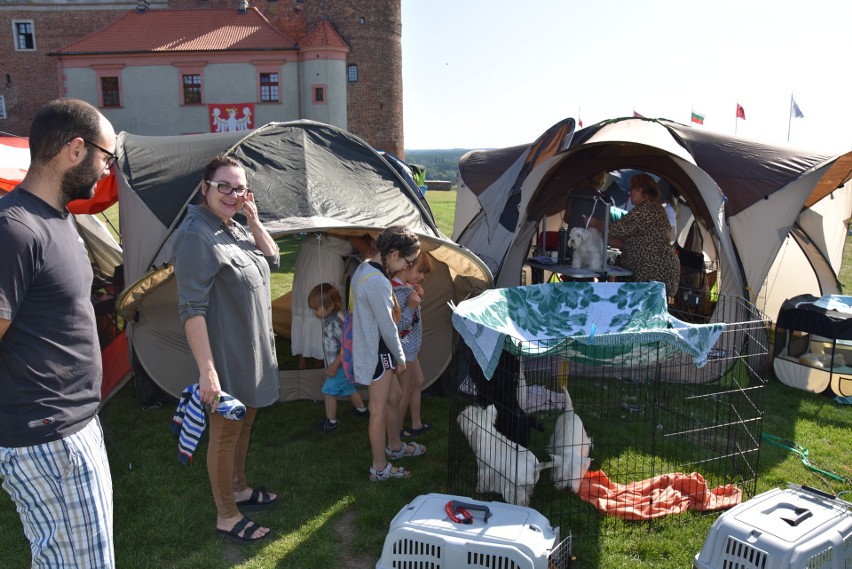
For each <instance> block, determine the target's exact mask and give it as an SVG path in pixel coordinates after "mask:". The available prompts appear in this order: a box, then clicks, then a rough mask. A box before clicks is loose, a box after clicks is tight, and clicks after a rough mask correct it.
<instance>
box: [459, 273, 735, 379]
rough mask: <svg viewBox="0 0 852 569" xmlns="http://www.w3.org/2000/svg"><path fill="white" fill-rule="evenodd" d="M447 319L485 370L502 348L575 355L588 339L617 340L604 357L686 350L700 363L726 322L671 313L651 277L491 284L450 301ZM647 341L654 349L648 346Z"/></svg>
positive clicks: (622, 359) (617, 359)
mask: <svg viewBox="0 0 852 569" xmlns="http://www.w3.org/2000/svg"><path fill="white" fill-rule="evenodd" d="M452 319H453V326H454V327H455V329H456V330H457V331H458V332H459V334H461V336H462V338H464V341H465V343H467V345H468V346H469V347H470V349H471V350H472V351H473V354H474V356H475V357H476V360H477V362H478V363H479V365H480V366H481V367H482V370H483V372H484V373H485V376H486V377H488V378H490V377H491V376H492V375H493V373H494V369H495V367H496V366H497V362H498V360H499V359H500V352H501V351H502V350H503V349H507V350H509V351H511V352H513V353H515V354H516V355H523V356H543V355H556V354H559V355H563V354H567V355H568V356H569V357H575V358H576V357H583V354H588V353H590V350H589V346H590V345H596V346H621V347H623V348H624V349H622V350H617V349H616V350H612V351H610V350H607V353H609V354H611V357H612V359H611V360H610V361H608V362H607V363H609V364H614V365H618V364H619V363H624V364H627V363H636V361H637V360H636V358H645V359H648V358H650V357H653V358H658V359H659V358H665V357H670V356H672V355H674V354H675V353H678V352H685V353H687V354H689V355H690V356H692V358H693V363H694V364H695V365H696V366H698V367H701V366H703V365H704V364H705V363H706V360H707V355H708V353H709V352H710V350H711V349H712V348H713V345H714V344H715V343H716V340H718V338H719V336H720V335H721V333H722V331H723V330H724V324H723V323H714V324H689V323H686V322H683V321H682V320H679V319H677V318H675V317H674V316H672V315H670V314H669V312H668V309H667V304H666V291H665V287H664V286H663V284H662V283H657V282H641V283H609V282H607V283H590V282H564V283H561V282H560V283H547V284H540V285H532V286H519V287H513V288H504V289H492V290H488V291H485V292H484V293H482V294H480V295H479V296H477V297H475V298H472V299H469V300H465V301H464V302H461V303H460V304H459V305H458V306H454V307H453V316H452ZM507 340H508V341H507ZM653 343H657V344H658V347H659V349H647V345H648V344H653ZM643 346H644V347H645V349H642V348H643ZM592 351H596V350H592ZM642 363H650V362H648V361H644V362H642Z"/></svg>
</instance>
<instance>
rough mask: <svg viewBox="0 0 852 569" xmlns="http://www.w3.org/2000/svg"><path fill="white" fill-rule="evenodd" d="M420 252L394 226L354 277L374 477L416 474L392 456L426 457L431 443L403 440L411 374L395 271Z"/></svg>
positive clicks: (356, 340)
mask: <svg viewBox="0 0 852 569" xmlns="http://www.w3.org/2000/svg"><path fill="white" fill-rule="evenodd" d="M418 255H420V240H419V239H418V238H417V236H416V235H415V234H414V233H412V232H411V231H410V230H409V229H407V228H405V227H402V226H398V225H397V226H392V227H388V228H387V229H385V230H384V231H382V232H381V233H380V234H379V236H378V237H377V238H376V241H375V251H374V254H373V255H372V257H370V258H368V259H367V260H366V261H364V262H363V263H361V265H360V266H359V267H358V269H357V270H356V271H355V274H353V275H352V281H351V285H350V289H351V290H350V293H349V294H350V296H351V297H352V299H354V302H353V303H352V307H353V308H352V356H353V357H352V359H353V362H354V365H353V368H354V375H355V381H356V382H357V383H359V384H361V385H365V386H367V394H368V395H369V399H370V402H369V409H370V425H369V438H370V450H371V453H372V460H373V464H372V466H370V480H371V481H373V482H383V481H385V480H390V479H392V478H408V477H409V476H410V472H408V471H407V470H405V469H404V468H402V467H396V466H394V465H393V464H391V462H390V461H391V460H399V459H401V458H406V457H412V456H420V455H422V454H424V453H425V452H426V447H424V446H423V445H421V444H417V443H416V442H414V441H411V442H408V443H405V442H403V441H402V439H401V438H400V430H401V426H402V425H401V424H400V416H399V404H400V397H401V396H402V390H401V389H400V386H399V380H398V378H397V375H398V374H402V373H405V369H406V361H405V353H404V352H403V349H402V341H401V340H400V337H399V332H398V331H397V327H396V323H397V321H399V316H400V311H399V305H398V304H397V303H396V297H395V296H394V294H393V292H392V291H391V281H390V277H391V275H394V274H396V273H398V272H399V271H402V270H404V269H407V268H409V267H411V266H412V265H413V264H414V263H415V262H416V261H417V256H418Z"/></svg>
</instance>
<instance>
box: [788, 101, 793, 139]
mask: <svg viewBox="0 0 852 569" xmlns="http://www.w3.org/2000/svg"><path fill="white" fill-rule="evenodd" d="M792 122H793V92H792V91H790V107H789V108H788V109H787V142H790V124H791V123H792Z"/></svg>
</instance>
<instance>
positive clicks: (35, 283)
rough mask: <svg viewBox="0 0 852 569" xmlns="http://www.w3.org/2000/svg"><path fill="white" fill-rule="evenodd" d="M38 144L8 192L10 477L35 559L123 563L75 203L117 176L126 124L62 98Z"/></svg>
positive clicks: (3, 471) (5, 452) (1, 453)
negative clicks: (119, 135)
mask: <svg viewBox="0 0 852 569" xmlns="http://www.w3.org/2000/svg"><path fill="white" fill-rule="evenodd" d="M29 144H30V160H31V161H30V169H29V172H28V173H27V175H26V177H25V178H24V179H23V181H22V182H21V185H20V186H18V187H17V188H15V189H14V190H13V191H12V192H10V193H9V194H8V195H6V196H4V197H3V198H2V199H0V243H2V247H0V267H3V268H2V270H0V393H2V397H0V477H2V479H3V488H4V489H5V490H6V492H8V493H9V495H10V496H11V497H12V500H13V501H14V502H15V505H16V506H17V510H18V513H19V515H20V517H21V523H22V524H23V527H24V533H25V534H26V536H27V539H29V541H30V550H31V552H32V566H33V567H99V568H103V567H114V566H115V553H114V549H113V539H112V536H113V531H112V527H113V522H112V513H113V507H112V479H111V477H110V471H109V464H108V462H107V456H106V449H105V448H104V441H103V432H102V431H101V425H100V421H99V419H98V416H97V411H98V406H99V404H100V387H101V354H100V349H99V345H98V336H97V330H96V327H95V315H94V308H93V306H92V302H91V290H92V288H91V287H92V276H93V275H92V267H91V264H90V263H89V258H88V254H87V252H86V249H85V247H84V245H83V241H82V240H81V239H80V236H79V234H78V233H77V231H76V229H75V222H74V218H73V216H72V215H71V214H70V213H69V212H68V209H67V208H66V205H67V204H68V202H69V201H71V200H74V199H81V198H89V197H91V196H92V194H93V192H94V187H95V184H97V182H98V180H99V179H101V178H102V177H104V176H106V175H107V174H108V172H109V169H110V168H111V167H112V164H113V163H114V162H115V154H114V152H115V131H114V130H113V127H112V125H111V124H110V123H109V121H107V119H106V118H105V117H104V116H103V115H102V114H101V113H100V112H98V110H97V109H95V108H94V107H93V106H91V105H90V104H88V103H86V102H83V101H79V100H75V99H59V100H56V101H52V102H51V103H48V104H47V105H46V106H45V107H44V108H43V109H42V110H40V111H39V112H38V114H37V115H36V117H35V119H34V120H33V123H32V125H31V127H30V139H29Z"/></svg>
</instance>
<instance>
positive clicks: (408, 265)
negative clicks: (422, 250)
mask: <svg viewBox="0 0 852 569" xmlns="http://www.w3.org/2000/svg"><path fill="white" fill-rule="evenodd" d="M419 256H420V255H415V256H414V258H413V259H411V260H410V261H409V260H408V259H406V258H405V257H403V258H402V260H403V261H405V268H406V269H410V268H411V267H413V266H414V263H416V262H417V257H419Z"/></svg>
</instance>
